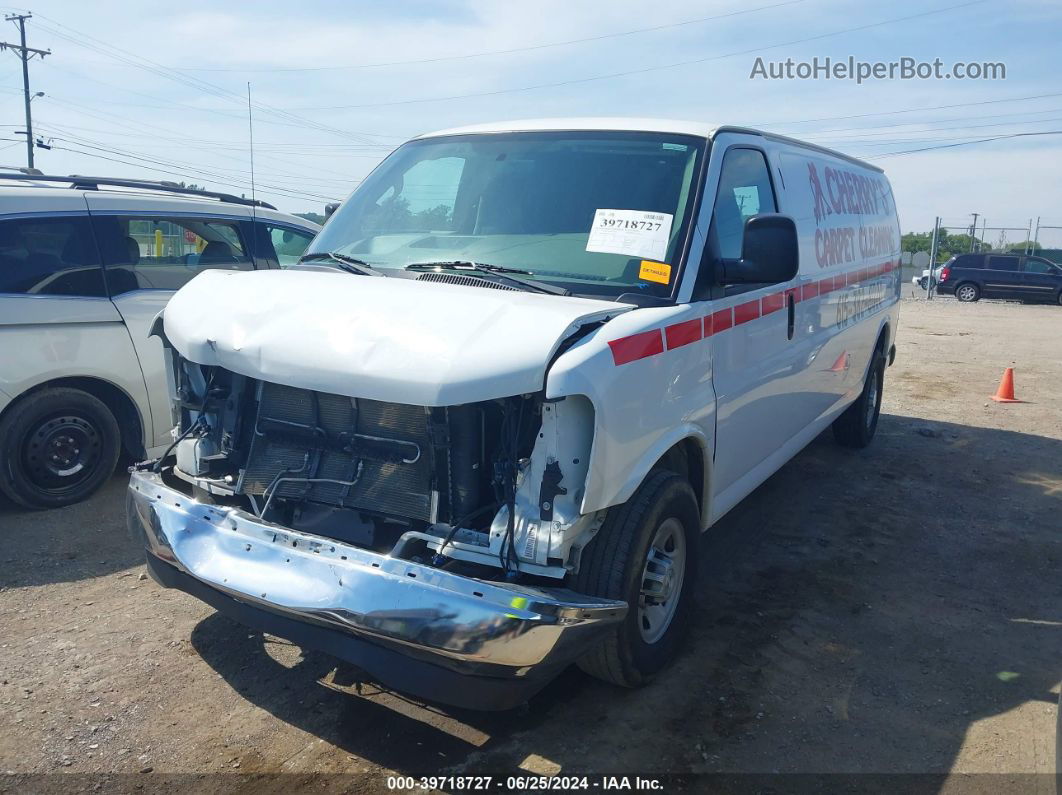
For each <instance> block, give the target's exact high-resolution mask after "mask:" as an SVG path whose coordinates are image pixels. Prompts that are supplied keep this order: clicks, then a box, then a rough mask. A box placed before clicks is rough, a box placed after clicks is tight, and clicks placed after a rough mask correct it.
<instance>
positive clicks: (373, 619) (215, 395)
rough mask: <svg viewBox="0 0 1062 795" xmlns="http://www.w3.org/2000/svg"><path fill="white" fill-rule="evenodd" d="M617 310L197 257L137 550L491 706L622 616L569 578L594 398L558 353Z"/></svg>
mask: <svg viewBox="0 0 1062 795" xmlns="http://www.w3.org/2000/svg"><path fill="white" fill-rule="evenodd" d="M628 308H629V307H627V306H625V305H623V304H617V303H615V302H609V301H598V300H593V299H584V298H575V297H554V296H548V295H542V294H530V293H526V292H518V291H503V290H495V289H475V288H473V289H470V288H469V287H468V286H456V285H448V284H439V283H430V284H429V283H427V282H425V281H422V280H418V279H389V278H387V279H374V278H365V277H359V276H353V275H351V274H347V273H342V272H340V271H338V270H333V271H331V272H323V271H313V270H306V271H302V272H296V271H288V272H279V271H274V272H264V273H263V272H259V273H232V272H223V271H213V272H207V273H204V274H202V275H200V276H199V277H198V278H196V279H195V280H193V281H192V282H191V283H190V284H189V285H188V286H187V287H185V288H184V289H183V290H181V291H180V292H179V293H178V294H177V295H176V296H175V297H174V298H173V299H172V301H171V302H170V304H169V306H168V307H167V309H166V310H165V313H164V315H163V316H161V317H160V318H159V321H157V323H156V329H155V333H156V334H157V335H158V336H159V337H160V338H161V339H162V341H163V344H164V346H165V348H166V350H167V355H168V357H169V363H170V375H171V376H172V391H173V395H174V398H175V399H174V407H175V417H174V420H175V423H176V426H177V427H176V429H175V440H174V444H173V446H172V447H171V448H170V450H169V451H168V452H167V454H166V455H165V456H164V457H163V458H161V459H159V460H157V461H154V462H148V463H147V464H145V465H140V466H138V467H137V468H135V469H134V471H133V472H132V478H131V482H130V486H129V492H128V522H129V526H130V530H131V532H132V533H133V534H134V535H135V537H136V538H137V539H139V540H140V541H141V542H142V543H143V545H144V547H145V549H146V551H147V562H148V570H149V571H150V573H151V575H152V577H153V578H154V579H155V580H156V581H157V582H159V583H160V584H162V585H163V586H166V587H171V588H177V589H179V590H182V591H185V592H187V593H189V594H191V595H193V596H195V597H197V598H199V599H201V600H203V601H204V602H206V603H208V604H210V605H211V606H213V607H214V608H215V609H217V610H218V611H220V612H222V613H224V614H227V615H229V616H231V617H233V618H234V619H236V620H237V621H239V622H241V623H243V624H245V625H247V626H249V627H252V628H255V629H257V630H260V631H263V632H268V633H271V634H275V635H278V636H280V637H284V638H287V639H289V640H291V641H293V642H295V643H297V644H300V645H303V646H306V647H309V648H315V649H319V650H322V651H325V652H328V653H330V654H332V655H334V656H335V657H337V658H340V659H342V660H345V661H348V662H349V663H352V664H353V665H355V666H357V667H358V668H360V669H362V670H363V671H364V672H365V674H366V675H367V678H369V679H371V680H374V681H377V682H380V683H382V684H383V685H385V686H388V687H391V688H394V689H396V690H401V691H404V692H407V693H411V694H413V695H416V696H419V697H421V698H424V699H427V700H431V701H437V702H442V703H448V704H453V705H459V706H467V707H474V708H479V709H505V708H509V707H512V706H515V705H517V704H519V703H521V702H523V701H525V700H526V699H527V698H528V697H530V696H531V695H532V694H534V693H535V692H536V691H537V690H538V689H540V688H541V687H542V686H543V685H544V684H545V683H547V682H548V681H549V680H550V679H551V678H552V677H553V676H554V675H556V673H557V672H558V671H559V670H561V669H562V668H563V667H565V666H567V665H568V664H570V663H571V662H573V661H574V660H575V659H576V658H578V657H579V656H580V655H581V654H583V653H584V652H585V651H586V650H587V649H588V648H590V647H591V646H592V645H593V644H595V643H596V642H599V641H600V640H601V639H602V637H603V635H604V634H605V633H607V632H608V631H610V630H611V629H613V628H614V626H615V624H616V623H617V622H620V621H622V620H623V618H624V616H625V614H626V611H627V605H626V603H625V602H621V601H613V600H607V599H602V598H597V597H593V596H586V595H580V594H577V593H574V592H572V591H571V590H568V589H566V588H565V587H564V582H565V577H566V575H567V574H568V573H569V572H571V571H573V570H574V569H576V568H577V567H578V559H579V555H580V552H581V550H582V549H583V548H584V547H585V546H586V544H587V543H588V542H589V541H590V540H591V539H592V538H593V537H594V534H595V533H596V532H597V530H598V528H599V527H600V525H601V522H602V520H603V516H604V511H600V510H592V511H588V512H584V510H583V507H584V506H583V497H584V492H585V483H586V480H587V471H588V467H589V466H590V461H591V447H592V444H593V441H594V406H593V405H592V403H591V402H590V400H589V399H588V398H586V397H584V396H580V395H567V396H562V397H555V398H547V393H546V389H545V383H546V378H547V374H548V372H549V368H550V365H551V363H552V362H554V361H556V359H557V358H558V357H560V356H562V355H563V354H564V352H565V351H566V350H567V349H569V348H570V347H572V346H573V345H577V344H579V343H580V341H584V340H585V339H586V338H587V337H588V336H589V335H592V334H593V332H594V331H595V330H596V329H598V328H600V327H601V326H602V325H603V324H605V323H607V322H608V321H609V320H610V319H611V318H613V317H615V316H616V315H617V314H620V313H623V312H624V311H626V309H628Z"/></svg>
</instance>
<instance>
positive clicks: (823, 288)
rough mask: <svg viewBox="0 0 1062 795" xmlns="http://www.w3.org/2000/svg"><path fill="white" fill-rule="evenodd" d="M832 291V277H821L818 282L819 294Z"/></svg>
mask: <svg viewBox="0 0 1062 795" xmlns="http://www.w3.org/2000/svg"><path fill="white" fill-rule="evenodd" d="M832 292H833V279H832V278H828V279H823V280H822V281H820V282H819V295H829V294H830V293H832Z"/></svg>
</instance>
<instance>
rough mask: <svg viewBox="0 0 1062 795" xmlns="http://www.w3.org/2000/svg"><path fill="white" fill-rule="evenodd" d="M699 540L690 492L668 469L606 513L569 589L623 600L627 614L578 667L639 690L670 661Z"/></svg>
mask: <svg viewBox="0 0 1062 795" xmlns="http://www.w3.org/2000/svg"><path fill="white" fill-rule="evenodd" d="M699 539H700V511H699V510H698V508H697V500H696V498H695V497H694V494H693V489H691V488H690V485H689V483H688V482H687V481H686V480H685V479H684V478H682V477H681V476H680V475H677V474H675V473H674V472H671V471H668V470H658V471H656V472H653V473H652V474H650V475H649V477H648V478H647V479H646V481H645V482H644V483H643V484H642V485H641V486H640V487H639V488H638V490H637V491H636V492H635V493H634V495H633V496H632V497H631V499H630V500H628V501H627V502H626V503H624V504H623V505H620V506H617V507H615V508H613V509H611V510H610V511H609V513H608V517H607V518H606V519H605V523H604V524H603V525H602V527H601V530H600V531H598V534H597V536H596V537H595V538H594V540H593V541H591V542H590V544H589V546H587V548H586V550H584V551H583V554H582V558H581V561H580V566H579V572H578V574H576V575H575V577H574V578H573V580H572V583H571V587H572V588H573V589H574V590H575V591H577V592H579V593H584V594H588V595H593V596H603V597H607V598H610V599H623V600H624V601H626V602H627V605H628V610H627V617H626V618H625V619H624V621H623V622H622V623H621V624H620V625H619V626H618V627H617V629H616V630H615V631H614V632H613V634H611V635H610V636H609V637H608V638H606V639H605V640H604V641H603V642H602V643H601V644H600V645H599V646H596V647H595V648H593V649H592V650H591V651H590V652H588V653H587V654H586V655H585V656H584V657H583V658H582V659H580V660H579V667H580V668H582V669H583V670H584V671H586V672H587V673H589V674H590V675H592V676H595V677H597V678H598V679H604V680H605V681H606V682H612V683H614V684H617V685H621V686H623V687H637V686H639V685H642V684H644V683H646V682H648V681H649V680H650V679H652V677H653V675H654V674H656V673H657V672H658V671H659V670H660V669H661V668H663V667H664V666H665V665H667V663H668V662H669V661H670V660H671V659H672V658H673V657H674V656H675V654H676V653H677V652H678V649H679V646H680V643H681V641H682V638H683V636H684V634H685V632H686V630H687V628H688V624H689V615H690V609H691V606H690V605H691V601H692V594H693V588H694V583H695V581H696V575H697V546H698V541H699Z"/></svg>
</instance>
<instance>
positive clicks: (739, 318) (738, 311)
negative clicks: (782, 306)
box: [734, 298, 760, 326]
mask: <svg viewBox="0 0 1062 795" xmlns="http://www.w3.org/2000/svg"><path fill="white" fill-rule="evenodd" d="M759 316H760V300H759V299H758V298H757V299H756V300H755V301H746V302H745V303H743V304H738V305H737V306H735V307H734V325H735V326H740V325H741V324H742V323H748V322H749V321H750V320H755V319H756V318H758V317H759Z"/></svg>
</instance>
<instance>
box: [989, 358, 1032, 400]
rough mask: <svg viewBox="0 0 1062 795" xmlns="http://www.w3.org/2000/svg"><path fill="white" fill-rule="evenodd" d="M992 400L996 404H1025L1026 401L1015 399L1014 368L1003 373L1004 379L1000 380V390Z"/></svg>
mask: <svg viewBox="0 0 1062 795" xmlns="http://www.w3.org/2000/svg"><path fill="white" fill-rule="evenodd" d="M992 400H994V401H996V403H1024V402H1025V401H1024V400H1018V399H1017V398H1015V397H1014V368H1013V367H1008V368H1007V369H1006V370H1004V371H1003V377H1002V378H1001V379H999V389H997V390H996V394H994V395H992Z"/></svg>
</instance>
